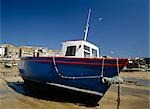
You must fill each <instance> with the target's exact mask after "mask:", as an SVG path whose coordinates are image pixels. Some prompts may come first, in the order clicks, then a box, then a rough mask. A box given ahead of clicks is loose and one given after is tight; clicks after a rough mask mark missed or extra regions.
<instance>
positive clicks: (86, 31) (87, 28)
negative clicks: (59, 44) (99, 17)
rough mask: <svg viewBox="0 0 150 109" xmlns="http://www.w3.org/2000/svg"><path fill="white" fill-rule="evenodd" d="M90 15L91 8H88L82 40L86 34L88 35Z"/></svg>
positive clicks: (85, 37)
mask: <svg viewBox="0 0 150 109" xmlns="http://www.w3.org/2000/svg"><path fill="white" fill-rule="evenodd" d="M90 16H91V9H89V13H88V18H87V22H86V28H85V30H84V32H85V33H84V41H86V40H87V36H88V31H89V21H90Z"/></svg>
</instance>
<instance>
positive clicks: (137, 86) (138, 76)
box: [0, 65, 150, 109]
mask: <svg viewBox="0 0 150 109" xmlns="http://www.w3.org/2000/svg"><path fill="white" fill-rule="evenodd" d="M120 76H121V77H122V78H123V79H124V82H123V84H122V85H121V101H120V106H119V109H149V108H150V105H149V104H150V99H149V98H150V72H121V74H120ZM24 90H25V89H24V87H23V80H22V78H21V77H20V76H19V72H18V68H17V67H14V68H5V67H3V66H2V65H1V66H0V108H1V109H117V85H112V86H111V87H110V88H109V90H108V91H107V92H106V94H105V95H104V97H103V98H102V99H101V100H100V101H99V103H98V105H97V106H94V107H90V106H86V105H83V104H80V103H74V102H72V101H67V100H58V99H57V100H56V99H50V100H49V99H45V98H39V97H35V96H30V95H26V93H25V91H24ZM36 96H37V95H36ZM66 96H67V95H66ZM61 99H63V98H61Z"/></svg>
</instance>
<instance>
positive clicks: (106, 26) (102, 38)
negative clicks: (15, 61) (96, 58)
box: [0, 0, 150, 57]
mask: <svg viewBox="0 0 150 109" xmlns="http://www.w3.org/2000/svg"><path fill="white" fill-rule="evenodd" d="M149 4H150V3H149V0H1V2H0V7H1V8H0V12H1V14H0V33H1V34H0V44H5V43H9V44H13V45H16V46H22V45H26V46H42V47H48V48H49V49H61V42H63V41H65V40H80V39H83V38H84V29H85V26H86V19H87V14H88V10H89V9H91V10H92V11H91V19H90V27H89V33H88V37H87V41H90V42H92V43H94V44H95V45H97V46H98V47H99V48H100V55H102V56H104V55H105V56H106V55H108V56H112V57H150V48H149V46H150V45H149V42H150V38H149V37H150V34H149V31H148V29H149V19H148V18H149V11H148V10H149ZM101 18H102V20H100V19H101Z"/></svg>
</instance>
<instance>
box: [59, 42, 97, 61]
mask: <svg viewBox="0 0 150 109" xmlns="http://www.w3.org/2000/svg"><path fill="white" fill-rule="evenodd" d="M61 52H62V55H63V56H65V57H78V58H99V48H98V47H97V46H95V45H94V44H92V43H90V42H87V41H84V40H77V41H65V42H63V43H62V49H61Z"/></svg>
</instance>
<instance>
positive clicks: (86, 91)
mask: <svg viewBox="0 0 150 109" xmlns="http://www.w3.org/2000/svg"><path fill="white" fill-rule="evenodd" d="M46 84H48V85H52V86H57V87H62V88H66V89H70V90H75V91H80V92H85V93H90V94H94V95H100V96H103V93H99V92H96V91H91V90H85V89H80V88H76V87H71V86H66V85H62V84H56V83H49V82H46Z"/></svg>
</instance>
